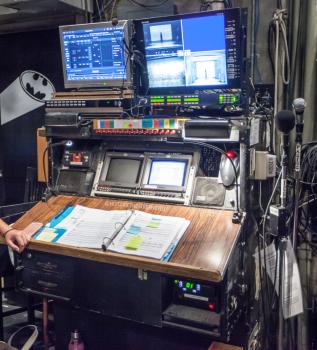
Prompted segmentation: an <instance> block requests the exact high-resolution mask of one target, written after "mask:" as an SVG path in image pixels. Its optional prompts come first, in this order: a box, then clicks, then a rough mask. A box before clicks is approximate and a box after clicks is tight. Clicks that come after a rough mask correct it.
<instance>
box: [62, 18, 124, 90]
mask: <svg viewBox="0 0 317 350" xmlns="http://www.w3.org/2000/svg"><path fill="white" fill-rule="evenodd" d="M59 32H60V43H61V50H62V63H63V74H64V84H65V88H92V87H96V88H98V87H103V88H112V87H118V88H124V87H128V86H130V85H131V71H130V60H129V57H128V55H127V49H126V45H128V37H129V35H128V32H129V22H128V21H119V23H118V24H117V25H116V26H114V25H113V24H112V22H99V23H86V24H79V25H69V26H62V27H60V28H59Z"/></svg>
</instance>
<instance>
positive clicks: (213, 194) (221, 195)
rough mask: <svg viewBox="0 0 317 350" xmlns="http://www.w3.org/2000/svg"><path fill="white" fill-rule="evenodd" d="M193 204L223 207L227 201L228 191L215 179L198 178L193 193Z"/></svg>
mask: <svg viewBox="0 0 317 350" xmlns="http://www.w3.org/2000/svg"><path fill="white" fill-rule="evenodd" d="M193 193H194V194H193V200H192V202H193V204H201V205H210V206H216V207H222V206H223V204H224V200H225V195H226V189H225V187H224V186H223V185H222V184H220V183H218V179H217V178H215V177H201V176H198V177H196V180H195V187H194V192H193Z"/></svg>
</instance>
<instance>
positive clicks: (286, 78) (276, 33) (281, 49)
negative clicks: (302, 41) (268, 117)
mask: <svg viewBox="0 0 317 350" xmlns="http://www.w3.org/2000/svg"><path fill="white" fill-rule="evenodd" d="M285 14H286V9H277V10H276V11H275V12H274V15H273V20H272V22H271V23H272V25H270V27H269V33H270V34H269V35H273V37H274V38H275V59H274V115H276V113H277V110H278V97H279V88H278V87H279V76H280V69H279V67H280V65H281V76H282V81H283V84H284V85H288V84H289V82H290V57H289V50H288V43H287V34H286V33H287V29H286V24H285V21H284V15H285ZM272 26H274V29H275V30H272ZM280 33H282V44H283V46H280ZM270 39H271V38H270V37H269V40H270ZM273 146H274V149H273V152H274V153H275V124H273Z"/></svg>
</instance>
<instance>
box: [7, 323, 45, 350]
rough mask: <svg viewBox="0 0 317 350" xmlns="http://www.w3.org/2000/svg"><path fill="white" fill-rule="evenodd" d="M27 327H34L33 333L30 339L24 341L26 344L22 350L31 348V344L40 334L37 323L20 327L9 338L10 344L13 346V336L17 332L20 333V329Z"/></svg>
mask: <svg viewBox="0 0 317 350" xmlns="http://www.w3.org/2000/svg"><path fill="white" fill-rule="evenodd" d="M25 328H33V333H32V334H31V335H30V337H29V339H28V340H27V341H26V342H25V343H24V345H23V347H22V349H21V350H29V349H30V348H31V346H32V345H33V344H34V343H35V340H36V339H37V337H38V335H39V331H38V329H37V327H36V326H35V325H27V326H24V327H21V328H19V329H18V330H17V331H15V332H14V333H13V334H12V335H11V337H10V338H9V340H8V345H10V346H12V345H11V343H12V340H13V338H14V337H15V336H16V334H17V333H19V332H20V331H22V329H25Z"/></svg>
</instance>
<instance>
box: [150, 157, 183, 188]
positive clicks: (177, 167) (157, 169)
mask: <svg viewBox="0 0 317 350" xmlns="http://www.w3.org/2000/svg"><path fill="white" fill-rule="evenodd" d="M186 167H187V161H186V160H163V159H154V160H153V161H152V163H151V169H150V174H149V177H148V184H149V185H159V186H161V185H163V186H183V185H184V180H185V174H186Z"/></svg>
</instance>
